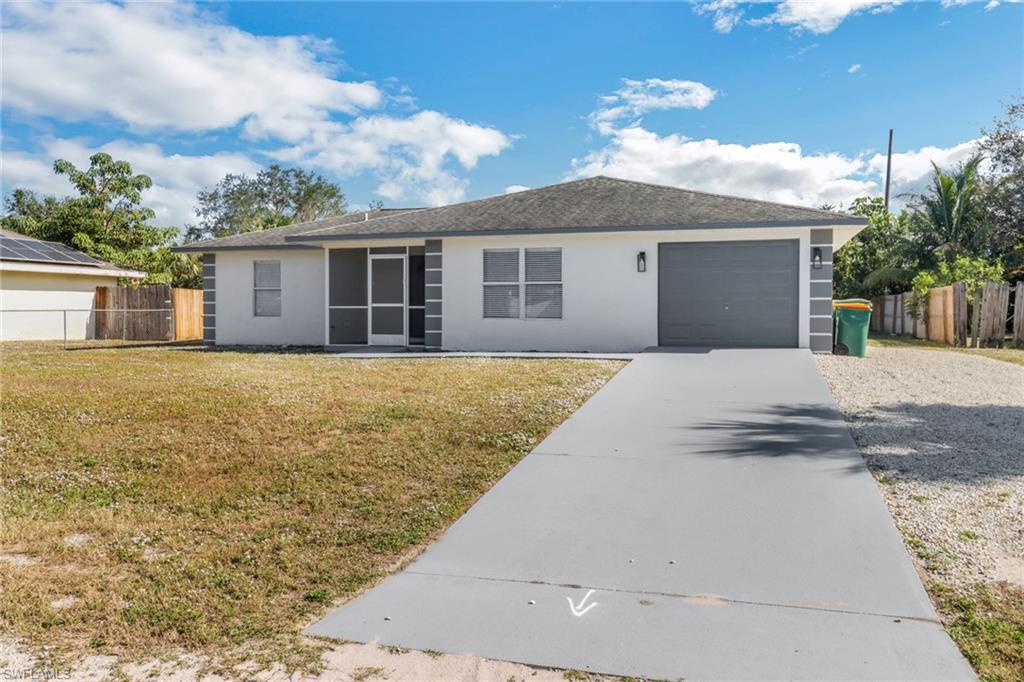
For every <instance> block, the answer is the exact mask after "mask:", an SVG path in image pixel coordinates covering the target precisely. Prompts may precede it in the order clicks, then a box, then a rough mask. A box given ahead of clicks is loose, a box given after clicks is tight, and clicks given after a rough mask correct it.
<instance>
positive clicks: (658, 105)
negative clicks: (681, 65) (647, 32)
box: [589, 78, 718, 134]
mask: <svg viewBox="0 0 1024 682" xmlns="http://www.w3.org/2000/svg"><path fill="white" fill-rule="evenodd" d="M622 84H623V85H622V87H621V88H619V89H618V90H616V91H615V92H614V93H612V94H611V95H605V96H603V97H601V106H600V107H598V109H597V110H596V111H594V113H592V114H591V115H590V119H589V120H590V124H591V125H592V126H593V127H594V128H596V129H597V130H598V131H599V132H601V133H602V134H607V133H608V132H609V131H610V130H611V129H612V128H613V127H614V126H615V125H616V124H617V123H618V122H619V121H620V120H621V119H623V118H627V117H628V118H633V119H636V118H638V117H639V116H642V115H643V114H644V113H646V112H648V111H657V110H665V109H703V108H704V107H706V106H707V105H709V104H711V102H712V101H713V100H714V99H715V97H716V96H717V95H718V93H717V92H716V91H715V90H713V89H712V88H709V87H708V86H707V85H704V84H703V83H698V82H697V81H688V80H679V79H668V80H666V79H662V78H645V79H644V80H630V79H628V78H623V79H622Z"/></svg>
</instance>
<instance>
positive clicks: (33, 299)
mask: <svg viewBox="0 0 1024 682" xmlns="http://www.w3.org/2000/svg"><path fill="white" fill-rule="evenodd" d="M145 276H146V273H144V272H139V271H137V270H129V269H127V268H122V267H119V266H117V265H113V264H111V263H104V262H103V261H99V260H96V259H95V258H92V257H91V256H87V255H86V254H84V253H82V252H81V251H76V250H75V249H72V248H70V247H68V246H65V245H64V244H59V243H57V242H47V241H42V240H40V239H33V238H32V237H27V236H25V235H23V234H19V233H17V232H12V231H10V230H0V341H24V340H46V339H61V338H65V331H66V334H67V336H66V338H68V339H86V338H91V337H92V336H93V331H94V324H95V316H94V314H93V304H94V302H95V297H96V287H98V286H110V285H113V284H117V280H118V279H121V278H127V279H136V278H142V277H145ZM65 325H66V326H65Z"/></svg>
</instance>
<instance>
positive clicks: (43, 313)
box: [0, 308, 201, 350]
mask: <svg viewBox="0 0 1024 682" xmlns="http://www.w3.org/2000/svg"><path fill="white" fill-rule="evenodd" d="M182 331H187V330H178V329H176V328H175V315H174V309H173V308H142V309H126V308H104V309H60V310H54V309H36V310H31V309H29V310H0V340H2V341H5V342H17V341H53V342H59V343H60V344H61V346H62V347H63V348H64V349H65V350H72V349H77V348H112V347H113V348H116V347H121V346H138V345H152V344H170V343H174V342H195V343H199V342H200V341H201V339H200V338H198V337H196V338H191V337H190V335H191V332H188V334H186V335H185V336H186V337H187V338H183V335H182V334H181V333H180V332H182Z"/></svg>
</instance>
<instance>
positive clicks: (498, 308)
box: [483, 248, 562, 319]
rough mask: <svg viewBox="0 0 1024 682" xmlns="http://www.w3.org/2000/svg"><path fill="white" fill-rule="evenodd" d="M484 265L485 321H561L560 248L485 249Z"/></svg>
mask: <svg viewBox="0 0 1024 682" xmlns="http://www.w3.org/2000/svg"><path fill="white" fill-rule="evenodd" d="M520 260H522V262H523V267H522V268H520ZM483 266H484V267H483V270H484V272H483V275H484V277H483V280H484V281H483V304H484V317H485V318H506V319H520V318H529V319H561V317H562V250H561V249H560V248H536V249H484V250H483Z"/></svg>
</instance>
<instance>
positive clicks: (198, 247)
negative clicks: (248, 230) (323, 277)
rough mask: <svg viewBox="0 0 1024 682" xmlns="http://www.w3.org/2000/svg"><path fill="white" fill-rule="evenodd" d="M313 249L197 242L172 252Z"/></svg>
mask: <svg viewBox="0 0 1024 682" xmlns="http://www.w3.org/2000/svg"><path fill="white" fill-rule="evenodd" d="M306 241H308V240H306ZM311 248H315V247H311V246H307V245H305V244H249V245H238V244H226V245H221V246H216V245H214V244H208V245H206V246H204V242H196V243H195V244H186V245H182V246H172V247H171V251H173V252H174V253H213V252H214V251H280V250H288V251H296V250H302V249H311Z"/></svg>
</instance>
